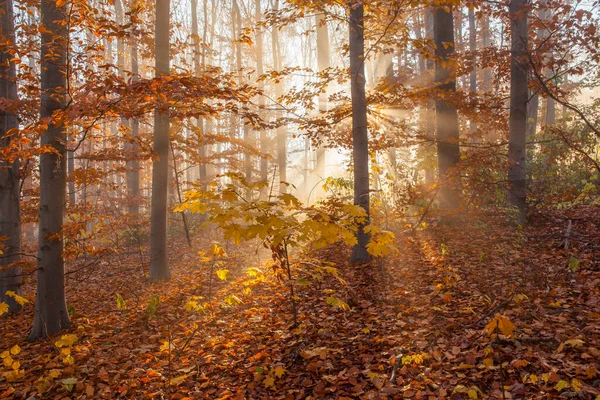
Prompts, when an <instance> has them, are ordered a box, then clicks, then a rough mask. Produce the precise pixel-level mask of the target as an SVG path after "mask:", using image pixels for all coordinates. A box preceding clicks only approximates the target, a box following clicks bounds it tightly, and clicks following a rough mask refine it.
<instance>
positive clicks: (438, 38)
mask: <svg viewBox="0 0 600 400" xmlns="http://www.w3.org/2000/svg"><path fill="white" fill-rule="evenodd" d="M433 25H434V40H435V46H436V49H435V55H436V60H435V83H436V87H437V89H438V90H440V91H441V92H442V93H441V96H440V97H439V98H438V99H437V100H436V101H435V112H436V116H435V122H436V132H437V141H438V143H437V153H438V174H439V180H440V185H441V188H440V192H439V193H440V207H441V208H442V209H443V210H445V211H454V210H456V209H458V207H459V205H460V192H461V184H460V175H459V174H458V173H457V171H456V170H455V169H456V167H457V166H458V163H459V161H460V147H459V128H458V114H457V112H456V108H455V107H454V106H453V105H452V104H451V103H450V102H449V101H448V99H449V98H451V97H452V96H453V95H454V94H455V93H456V70H455V68H454V65H453V63H454V60H453V59H452V56H453V54H454V27H453V25H454V19H453V18H452V6H451V5H450V4H443V6H442V5H441V6H440V7H438V8H436V9H435V11H434V23H433Z"/></svg>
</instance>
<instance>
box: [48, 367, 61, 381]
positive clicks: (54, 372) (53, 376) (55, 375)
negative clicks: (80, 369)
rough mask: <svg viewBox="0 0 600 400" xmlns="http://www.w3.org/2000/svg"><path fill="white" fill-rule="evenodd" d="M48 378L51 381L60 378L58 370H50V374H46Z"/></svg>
mask: <svg viewBox="0 0 600 400" xmlns="http://www.w3.org/2000/svg"><path fill="white" fill-rule="evenodd" d="M48 376H49V377H50V378H51V379H56V378H58V377H59V376H60V370H58V369H51V370H50V372H48Z"/></svg>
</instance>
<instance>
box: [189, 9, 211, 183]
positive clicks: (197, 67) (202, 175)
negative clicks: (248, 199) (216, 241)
mask: <svg viewBox="0 0 600 400" xmlns="http://www.w3.org/2000/svg"><path fill="white" fill-rule="evenodd" d="M206 1H207V0H204V37H206V14H207V11H206ZM191 6H192V40H193V42H194V50H193V51H194V74H195V75H196V76H199V75H200V71H201V69H202V67H203V66H204V65H203V64H204V63H202V64H201V63H200V56H202V60H203V61H204V50H202V53H200V36H199V34H198V0H192V2H191ZM196 129H197V137H198V155H199V156H200V158H201V160H200V164H199V165H198V180H199V181H200V183H201V185H202V187H203V188H204V189H206V178H207V176H208V174H207V171H206V161H205V158H206V146H205V145H204V141H205V137H204V119H203V118H198V119H197V120H196Z"/></svg>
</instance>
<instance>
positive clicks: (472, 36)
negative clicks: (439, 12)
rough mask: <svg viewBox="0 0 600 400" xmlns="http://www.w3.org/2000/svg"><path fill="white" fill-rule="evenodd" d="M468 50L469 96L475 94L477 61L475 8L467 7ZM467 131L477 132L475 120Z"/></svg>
mask: <svg viewBox="0 0 600 400" xmlns="http://www.w3.org/2000/svg"><path fill="white" fill-rule="evenodd" d="M469 50H470V51H471V57H472V58H473V61H471V68H472V70H471V74H470V76H469V92H470V93H471V95H473V96H474V95H476V94H477V59H476V58H475V52H476V51H477V30H476V27H475V8H474V7H473V6H469ZM469 131H470V132H471V133H473V132H475V131H477V122H476V120H475V118H473V119H471V121H469Z"/></svg>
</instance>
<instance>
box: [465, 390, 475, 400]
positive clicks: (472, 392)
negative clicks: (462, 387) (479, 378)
mask: <svg viewBox="0 0 600 400" xmlns="http://www.w3.org/2000/svg"><path fill="white" fill-rule="evenodd" d="M467 395H468V396H469V398H470V399H477V391H476V390H474V389H469V391H467Z"/></svg>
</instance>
